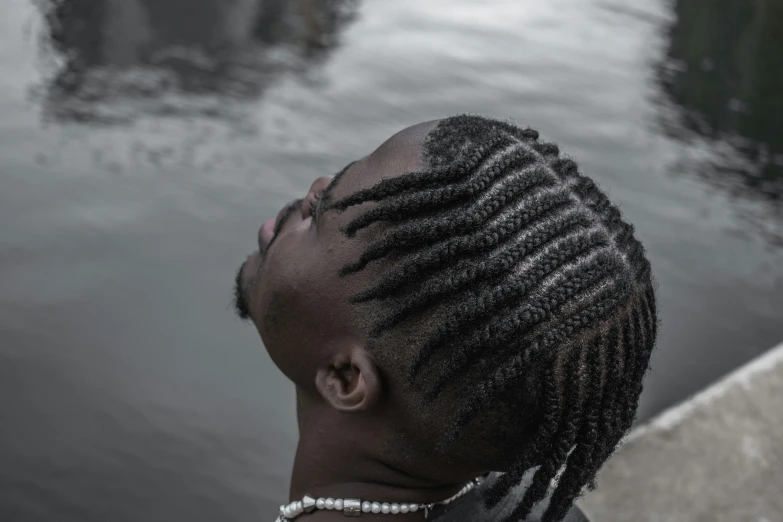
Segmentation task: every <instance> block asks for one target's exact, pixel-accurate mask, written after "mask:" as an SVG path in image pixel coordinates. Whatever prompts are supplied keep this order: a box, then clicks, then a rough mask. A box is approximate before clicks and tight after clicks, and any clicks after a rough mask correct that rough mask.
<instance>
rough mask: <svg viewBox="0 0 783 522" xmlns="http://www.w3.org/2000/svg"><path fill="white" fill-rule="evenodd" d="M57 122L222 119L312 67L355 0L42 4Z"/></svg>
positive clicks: (49, 94) (49, 0)
mask: <svg viewBox="0 0 783 522" xmlns="http://www.w3.org/2000/svg"><path fill="white" fill-rule="evenodd" d="M40 5H41V7H42V9H43V10H44V13H45V19H46V22H47V31H48V36H49V39H50V41H51V45H52V47H53V48H54V51H55V56H56V57H57V62H58V64H57V65H56V66H55V71H54V73H53V75H52V78H51V80H50V82H49V83H48V85H47V86H46V89H45V91H46V92H45V93H44V97H45V109H46V113H47V114H48V115H49V116H52V117H54V118H55V119H57V120H61V121H62V120H66V121H89V122H91V123H95V122H102V123H116V122H126V121H130V120H133V119H134V118H135V117H136V116H138V115H139V114H145V113H146V114H150V113H152V114H177V115H201V116H221V117H222V116H229V115H233V114H229V111H228V110H227V109H228V107H227V106H226V103H227V102H232V101H237V100H239V101H242V100H254V99H257V98H258V97H260V96H261V95H262V94H263V93H264V91H265V90H266V89H267V88H269V87H270V85H271V84H272V83H274V82H275V81H277V80H278V79H280V78H281V77H283V76H284V75H285V73H302V72H305V71H307V70H309V69H310V68H312V67H313V66H314V65H316V64H318V63H321V62H322V61H323V59H324V58H325V57H326V56H328V55H329V52H330V51H331V50H333V49H334V48H336V47H337V46H338V44H339V35H340V32H341V31H342V30H343V29H344V28H345V27H346V26H347V25H348V24H349V22H351V21H352V20H353V19H354V18H355V17H356V11H357V8H358V0H60V1H58V0H42V3H41V4H40Z"/></svg>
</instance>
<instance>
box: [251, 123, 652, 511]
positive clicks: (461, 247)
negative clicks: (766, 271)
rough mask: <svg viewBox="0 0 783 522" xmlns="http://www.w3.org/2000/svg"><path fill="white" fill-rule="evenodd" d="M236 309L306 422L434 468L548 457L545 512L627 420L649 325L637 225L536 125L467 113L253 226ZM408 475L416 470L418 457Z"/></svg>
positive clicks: (497, 492) (514, 477) (501, 486)
mask: <svg viewBox="0 0 783 522" xmlns="http://www.w3.org/2000/svg"><path fill="white" fill-rule="evenodd" d="M236 295H237V310H238V312H239V313H240V316H242V317H244V318H250V319H252V321H253V322H254V323H255V325H256V327H257V328H258V330H259V333H260V334H261V337H262V339H263V341H264V344H265V346H266V347H267V349H268V351H269V353H270V355H271V357H272V359H273V360H274V362H275V363H276V364H277V365H278V366H279V367H280V369H281V370H282V371H283V372H284V373H285V374H286V375H287V376H288V377H289V378H290V379H291V380H292V381H293V382H294V383H295V384H296V385H297V389H298V391H299V396H300V401H299V402H300V421H301V420H302V417H308V418H317V419H318V421H317V422H318V423H319V424H321V425H324V423H326V424H329V423H332V424H334V425H339V427H340V432H341V433H343V434H344V436H346V437H348V438H350V439H351V440H352V442H354V443H355V444H356V448H357V451H364V452H366V453H374V454H375V455H377V456H378V458H382V459H385V460H387V461H388V462H389V463H390V465H393V466H397V467H401V468H406V467H410V466H419V467H420V468H427V469H431V470H435V471H432V473H433V474H437V473H438V471H440V472H442V473H448V474H454V473H465V474H466V476H469V475H470V474H471V473H479V472H484V471H507V473H506V474H505V475H504V476H503V479H501V480H500V481H498V483H497V484H496V485H495V487H494V488H493V489H492V490H491V491H490V492H489V495H488V497H487V501H488V503H489V504H493V503H496V502H497V501H498V500H499V499H500V498H501V497H502V496H503V494H504V493H505V491H506V490H507V489H508V488H510V487H513V486H514V485H515V484H517V483H519V481H520V480H521V478H522V475H523V474H524V472H525V471H526V470H528V469H529V468H531V467H534V466H540V467H539V469H538V471H537V472H536V474H535V476H534V478H533V482H532V485H531V486H530V487H529V488H528V490H527V492H526V494H525V495H524V498H523V499H522V501H521V503H520V505H519V506H518V507H517V509H516V510H515V512H514V513H513V514H512V519H517V518H520V517H524V516H526V515H527V513H528V512H529V511H530V509H531V508H532V507H533V506H534V505H535V504H536V503H537V502H538V501H540V500H541V499H542V498H543V497H544V495H545V494H546V491H547V489H548V486H549V483H550V481H551V480H552V479H553V478H554V477H555V476H556V475H557V473H558V471H560V470H561V468H564V469H563V474H562V476H561V478H560V481H559V485H558V488H557V489H556V491H555V493H554V494H553V497H552V499H551V501H550V506H549V509H548V512H547V515H546V520H552V521H556V520H560V519H561V518H562V516H564V515H565V513H566V511H567V510H568V508H569V507H570V506H571V504H572V502H573V500H574V499H575V497H576V496H578V494H579V493H580V492H581V490H582V488H583V486H584V485H586V484H589V483H591V482H592V481H593V479H594V477H595V473H596V471H597V470H598V468H599V467H600V466H601V464H602V463H603V462H604V461H605V460H606V459H607V458H608V457H609V455H611V453H612V451H613V449H614V448H615V446H616V445H617V443H618V442H619V440H620V438H621V437H622V436H623V435H624V434H625V433H626V432H627V430H628V429H629V428H630V426H631V424H632V422H633V419H634V415H635V411H636V406H637V401H638V397H639V394H640V392H641V388H642V386H641V383H642V378H643V376H644V374H645V372H646V369H647V365H648V361H649V357H650V352H651V350H652V348H653V345H654V342H655V336H656V326H657V323H656V321H657V320H656V308H655V296H654V292H653V287H652V280H651V273H650V266H649V263H648V262H647V260H646V258H645V256H644V251H643V248H642V246H641V244H640V243H639V242H638V241H637V240H636V239H635V237H634V234H633V227H632V226H630V225H628V224H627V223H625V222H624V221H622V219H621V215H620V212H619V211H618V209H617V208H616V207H615V206H614V205H612V204H611V203H610V202H609V201H608V200H607V199H606V196H605V195H604V194H603V193H602V192H601V191H600V190H599V189H598V188H597V187H596V186H595V184H594V183H593V182H592V181H591V180H590V179H589V178H587V177H585V176H583V175H581V174H580V173H578V171H577V166H576V163H574V162H573V161H572V160H570V159H567V158H561V157H560V155H559V151H558V148H557V146H555V145H553V144H550V143H545V142H541V141H539V140H538V133H537V132H536V131H533V130H530V129H520V128H518V127H516V126H513V125H511V124H508V123H504V122H499V121H495V120H489V119H485V118H481V117H478V116H457V117H453V118H448V119H445V120H440V121H435V122H428V123H422V124H419V125H416V126H414V127H410V128H408V129H406V130H404V131H402V132H400V133H398V134H397V135H395V136H393V137H392V138H391V139H389V140H388V141H387V142H386V143H384V144H383V145H382V146H381V147H380V148H378V149H377V150H376V151H375V152H373V153H372V154H371V155H369V156H367V157H365V158H364V159H362V160H359V161H357V162H355V163H352V164H350V165H349V166H348V167H347V168H346V169H344V170H343V171H342V172H340V173H339V174H338V175H337V176H335V177H334V178H319V179H318V180H316V181H315V182H314V183H313V185H312V186H311V188H310V190H309V191H308V193H307V194H306V196H305V197H304V198H303V199H302V200H297V201H295V202H292V203H291V204H289V205H287V206H286V207H285V208H284V209H283V210H282V211H281V212H280V214H279V215H278V217H277V219H276V220H274V221H270V222H268V223H266V224H265V225H264V226H263V227H262V228H261V230H260V231H259V252H258V253H256V254H254V255H253V256H251V257H250V258H249V259H248V261H247V262H246V263H245V264H244V265H243V267H242V269H241V270H240V272H239V274H238V275H237V291H236ZM419 471H421V469H419Z"/></svg>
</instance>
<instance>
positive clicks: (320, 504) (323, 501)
mask: <svg viewBox="0 0 783 522" xmlns="http://www.w3.org/2000/svg"><path fill="white" fill-rule="evenodd" d="M315 507H317V508H318V509H323V508H325V507H326V499H325V498H319V499H318V500H316V501H315Z"/></svg>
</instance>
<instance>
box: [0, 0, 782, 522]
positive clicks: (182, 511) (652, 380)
mask: <svg viewBox="0 0 783 522" xmlns="http://www.w3.org/2000/svg"><path fill="white" fill-rule="evenodd" d="M2 3H3V6H2V13H3V14H2V15H0V343H1V344H0V521H2V522H5V521H12V522H27V521H56V522H71V521H80V522H83V521H101V522H103V521H111V522H121V521H142V520H143V521H145V522H153V521H174V520H188V521H192V522H196V521H205V522H206V521H214V520H220V521H245V520H247V521H253V520H268V519H271V514H273V513H274V505H276V504H277V503H279V502H280V501H281V500H282V499H284V498H285V497H286V491H287V479H288V472H289V468H290V464H291V458H292V452H293V449H294V441H295V436H296V427H295V423H294V412H293V392H292V389H291V387H290V386H289V385H288V384H287V383H286V382H285V381H284V380H283V379H282V377H281V376H280V375H278V373H277V372H276V371H275V369H274V368H273V366H272V365H271V363H270V361H269V359H268V358H267V356H266V354H265V352H264V350H263V349H262V347H261V346H260V343H259V341H258V340H257V338H256V335H255V333H254V331H253V330H252V329H251V328H250V327H247V326H244V325H242V324H240V323H239V322H238V321H237V320H236V319H234V317H233V316H232V314H231V311H230V308H229V303H230V297H231V284H232V279H233V275H234V271H235V269H236V267H237V265H238V263H239V262H240V261H242V260H243V259H244V256H245V255H246V254H247V253H248V252H249V251H250V250H252V249H253V245H254V241H255V233H256V230H257V228H258V226H259V225H260V223H261V222H262V221H263V220H265V219H267V218H269V217H270V216H273V215H274V213H276V212H277V210H278V209H279V207H280V205H281V204H282V203H283V202H285V201H287V200H289V199H290V198H292V197H294V196H296V195H299V194H302V193H303V191H304V190H306V188H307V187H308V186H309V184H310V182H311V180H312V179H314V178H315V177H317V176H320V175H323V174H325V173H332V172H334V171H335V170H337V169H338V168H339V167H341V166H342V165H344V164H345V163H346V162H347V161H348V160H351V159H354V158H357V157H360V156H363V155H365V154H367V153H368V152H370V151H371V150H372V149H373V148H374V147H375V146H377V145H378V144H379V143H380V142H382V141H383V140H384V139H385V138H386V137H388V136H389V135H391V134H392V133H394V132H396V131H397V130H399V129H401V128H403V127H405V126H407V125H410V124H412V123H415V122H418V121H421V120H426V119H430V118H436V117H440V116H444V115H450V114H455V113H458V112H466V111H468V112H480V113H484V114H488V115H493V116H498V117H503V118H505V117H512V118H514V119H515V120H516V121H517V122H518V123H520V124H523V125H530V126H533V127H534V128H537V129H539V130H540V131H541V132H542V133H543V135H544V136H545V137H546V138H548V139H552V140H555V141H557V142H558V143H560V144H561V145H562V147H563V148H564V150H565V151H567V152H568V153H570V154H572V155H573V156H575V157H576V158H577V159H579V160H580V162H581V164H582V165H583V168H584V171H585V172H587V173H589V174H590V175H592V176H594V177H595V178H596V179H597V180H598V181H599V182H600V183H601V185H602V186H603V187H604V188H605V189H606V190H607V191H608V192H609V193H610V195H611V196H612V197H613V198H614V199H615V200H617V201H619V202H620V203H621V204H622V208H623V209H624V212H625V213H626V215H627V216H628V217H629V218H630V219H631V220H632V221H633V222H634V223H635V224H636V225H637V228H638V232H639V235H640V236H641V238H642V240H643V241H644V243H645V244H646V246H647V248H648V250H649V254H650V257H651V259H652V262H653V266H654V269H655V271H656V274H657V277H658V280H659V283H660V305H661V313H662V319H663V330H662V338H661V342H660V347H659V349H658V351H657V353H656V354H655V358H654V361H653V371H652V373H651V374H650V376H649V379H648V384H647V389H646V394H645V395H644V398H643V404H642V406H641V411H640V417H641V418H647V417H649V416H650V415H652V414H654V413H655V412H657V411H660V410H661V409H662V408H664V407H666V406H668V405H670V404H672V403H673V402H676V401H678V400H680V399H682V398H684V397H685V396H687V395H688V394H690V393H692V392H694V391H696V390H698V389H699V388H701V387H703V386H704V385H705V384H707V383H709V382H711V381H713V380H715V379H716V378H717V377H719V376H721V375H722V374H724V373H726V372H728V371H729V370H731V369H732V368H734V367H736V366H737V365H739V364H741V363H742V362H744V361H747V360H748V359H750V358H752V357H754V356H755V355H757V354H759V353H761V352H763V351H764V350H765V349H767V348H769V347H770V346H772V345H773V344H776V343H777V342H779V341H780V340H781V339H783V320H782V319H783V312H782V311H781V310H783V262H781V261H782V260H783V245H782V244H781V243H783V208H782V205H783V203H782V201H781V197H782V196H783V95H781V93H783V4H782V3H781V1H776V0H768V1H767V0H755V1H749V0H716V1H714V2H704V1H703V0H679V1H677V2H675V3H672V4H669V3H665V4H664V3H661V2H658V1H654V2H651V1H649V0H630V1H629V0H626V1H624V2H619V1H614V0H613V1H601V0H550V1H548V2H520V1H518V0H513V1H503V0H492V1H490V0H486V1H478V0H476V1H467V0H462V1H453V0H449V1H445V0H437V1H435V0H433V1H430V0H427V1H426V2H425V1H422V0H416V1H414V0H395V1H394V2H390V1H384V0H364V1H362V2H361V3H360V2H349V1H342V2H338V1H327V0H296V1H294V0H286V1H284V0H235V1H233V2H230V1H228V0H111V1H110V0H103V1H100V0H64V1H63V2H57V3H54V2H47V1H46V0H38V1H36V2H28V1H25V0H4V1H3V2H2Z"/></svg>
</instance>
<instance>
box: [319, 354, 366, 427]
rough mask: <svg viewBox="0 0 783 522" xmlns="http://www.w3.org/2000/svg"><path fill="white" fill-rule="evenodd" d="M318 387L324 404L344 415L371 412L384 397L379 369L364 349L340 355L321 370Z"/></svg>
mask: <svg viewBox="0 0 783 522" xmlns="http://www.w3.org/2000/svg"><path fill="white" fill-rule="evenodd" d="M315 386H316V388H317V389H318V392H319V393H320V394H321V396H322V397H323V398H324V400H325V401H326V402H327V403H328V404H329V405H330V406H332V408H334V409H335V410H337V411H339V412H342V413H358V412H361V411H366V410H369V409H371V408H372V407H373V406H374V405H375V404H376V403H377V402H378V399H379V398H380V395H381V379H380V374H379V372H378V367H377V366H376V365H375V362H374V361H373V360H372V358H371V357H370V356H369V354H368V353H367V351H366V350H365V349H364V348H363V347H352V348H350V349H348V350H347V352H340V353H338V354H337V355H336V356H335V358H334V360H333V361H332V364H330V365H329V366H324V367H322V368H319V369H318V371H317V372H316V376H315Z"/></svg>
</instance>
